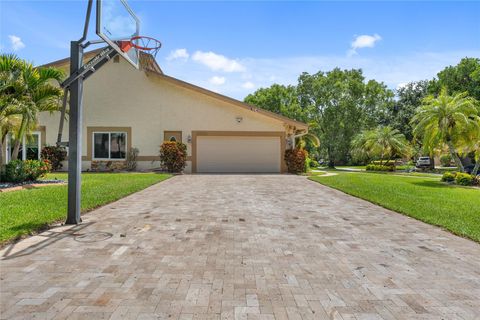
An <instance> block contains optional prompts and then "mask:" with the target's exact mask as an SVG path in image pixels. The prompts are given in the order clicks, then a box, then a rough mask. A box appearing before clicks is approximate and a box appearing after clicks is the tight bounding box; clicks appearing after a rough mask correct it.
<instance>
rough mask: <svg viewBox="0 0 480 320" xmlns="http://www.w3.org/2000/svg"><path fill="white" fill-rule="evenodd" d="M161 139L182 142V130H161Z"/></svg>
mask: <svg viewBox="0 0 480 320" xmlns="http://www.w3.org/2000/svg"><path fill="white" fill-rule="evenodd" d="M163 141H172V142H177V141H178V142H182V131H171V130H166V131H163Z"/></svg>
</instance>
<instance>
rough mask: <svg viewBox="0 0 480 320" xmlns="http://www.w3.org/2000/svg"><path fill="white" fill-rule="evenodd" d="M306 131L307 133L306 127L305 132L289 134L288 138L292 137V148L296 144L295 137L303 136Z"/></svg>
mask: <svg viewBox="0 0 480 320" xmlns="http://www.w3.org/2000/svg"><path fill="white" fill-rule="evenodd" d="M307 133H308V129H306V130H305V132H303V133H300V134H297V135H295V134H292V135H291V136H290V138H291V139H292V149H294V148H295V146H296V144H295V140H296V139H297V138H300V137H303V136H304V135H306V134H307Z"/></svg>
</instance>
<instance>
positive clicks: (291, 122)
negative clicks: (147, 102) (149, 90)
mask: <svg viewBox="0 0 480 320" xmlns="http://www.w3.org/2000/svg"><path fill="white" fill-rule="evenodd" d="M145 73H147V75H154V76H156V77H159V78H161V79H164V80H167V81H169V82H171V83H173V84H176V85H179V86H181V87H184V88H187V89H190V90H194V91H197V92H200V93H203V94H205V95H207V96H210V97H212V98H215V99H219V100H222V101H224V102H228V103H232V104H234V105H236V106H238V107H241V108H244V109H246V110H250V111H253V112H258V113H260V114H262V115H264V116H267V117H270V118H274V119H276V120H280V121H283V122H285V123H287V124H289V125H293V126H295V127H297V128H298V129H305V130H308V124H306V123H303V122H300V121H297V120H293V119H290V118H288V117H285V116H282V115H280V114H277V113H274V112H271V111H268V110H265V109H263V108H260V107H257V106H254V105H251V104H248V103H245V102H243V101H240V100H237V99H234V98H231V97H228V96H225V95H223V94H220V93H217V92H213V91H210V90H208V89H205V88H202V87H199V86H197V85H194V84H191V83H189V82H186V81H183V80H180V79H177V78H174V77H171V76H167V75H166V74H163V73H157V72H155V71H151V70H147V71H145Z"/></svg>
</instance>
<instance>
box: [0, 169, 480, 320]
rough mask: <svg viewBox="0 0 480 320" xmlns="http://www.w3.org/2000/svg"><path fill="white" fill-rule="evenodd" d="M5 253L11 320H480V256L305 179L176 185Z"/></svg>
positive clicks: (175, 181)
mask: <svg viewBox="0 0 480 320" xmlns="http://www.w3.org/2000/svg"><path fill="white" fill-rule="evenodd" d="M38 240H41V242H38ZM1 255H2V256H3V260H2V261H1V262H0V263H1V265H0V266H1V282H0V284H1V303H2V305H1V307H2V317H3V318H10V317H34V316H35V317H36V318H39V319H42V318H70V319H75V318H83V319H95V318H110V317H112V318H117V319H130V318H132V319H137V318H138V319H150V318H153V319H480V246H479V245H478V244H476V243H474V242H471V241H468V240H465V239H461V238H458V237H456V236H453V235H451V234H449V233H447V232H444V231H442V230H440V229H438V228H435V227H432V226H429V225H426V224H423V223H421V222H418V221H416V220H413V219H410V218H407V217H404V216H402V215H399V214H396V213H393V212H390V211H388V210H385V209H382V208H379V207H377V206H375V205H373V204H370V203H368V202H365V201H362V200H359V199H356V198H353V197H350V196H347V195H345V194H343V193H341V192H338V191H335V190H332V189H329V188H327V187H324V186H321V185H320V184H317V183H315V182H311V181H308V180H307V179H305V178H304V177H298V176H288V175H272V176H261V175H251V176H247V175H190V176H177V177H174V178H172V179H170V180H168V181H166V182H163V183H161V184H158V185H155V186H153V187H150V188H148V189H146V190H144V191H141V192H139V193H136V194H134V195H132V196H130V197H127V198H125V199H123V200H120V201H118V202H115V203H113V204H111V205H108V206H105V207H103V208H100V209H98V210H95V211H94V212H92V213H90V214H88V215H86V216H85V222H84V224H82V225H80V226H77V227H75V228H73V229H66V228H57V229H53V230H50V231H48V232H45V233H44V234H42V235H41V236H38V237H33V238H30V239H27V240H26V241H22V242H20V243H19V244H17V245H16V246H14V247H13V248H12V247H7V248H6V249H5V250H4V251H3V252H2V253H1Z"/></svg>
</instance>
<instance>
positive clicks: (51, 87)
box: [0, 55, 64, 160]
mask: <svg viewBox="0 0 480 320" xmlns="http://www.w3.org/2000/svg"><path fill="white" fill-rule="evenodd" d="M0 73H1V74H2V77H4V78H5V79H10V83H11V84H10V85H8V86H7V87H6V92H7V93H9V95H6V96H5V100H6V101H7V103H5V105H4V106H3V107H4V108H2V109H5V110H6V111H5V110H4V111H5V112H3V114H2V115H1V116H0V121H6V119H7V118H9V117H11V116H13V115H15V116H16V117H20V119H21V120H20V123H19V124H18V126H16V127H15V128H14V129H15V130H11V131H12V132H13V133H14V138H15V143H14V147H13V153H12V159H13V160H14V159H16V158H17V156H18V151H19V149H20V145H21V143H22V141H23V138H24V137H25V136H29V135H30V132H31V131H32V130H34V128H35V127H36V126H37V120H38V119H37V118H38V114H39V112H44V111H50V112H54V111H58V110H59V109H60V104H59V99H60V98H61V96H62V94H63V91H62V90H61V88H60V87H59V86H57V85H56V84H55V82H57V84H58V83H60V81H61V80H62V78H63V76H64V73H63V72H62V71H61V70H59V69H56V68H35V67H34V66H33V65H32V64H31V63H28V62H25V61H22V60H20V59H18V57H16V56H13V55H1V56H0ZM3 98H4V97H3V93H2V100H3ZM8 110H10V112H7V111H8ZM2 129H3V123H2ZM2 131H3V134H5V135H6V133H5V131H7V130H5V129H3V130H2ZM2 138H3V137H2ZM3 139H4V138H3Z"/></svg>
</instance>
